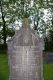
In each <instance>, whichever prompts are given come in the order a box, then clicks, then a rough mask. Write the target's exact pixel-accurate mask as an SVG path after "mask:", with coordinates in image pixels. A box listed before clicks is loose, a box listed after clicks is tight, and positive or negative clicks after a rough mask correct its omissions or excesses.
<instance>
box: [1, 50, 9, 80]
mask: <svg viewBox="0 0 53 80" xmlns="http://www.w3.org/2000/svg"><path fill="white" fill-rule="evenodd" d="M7 61H8V60H7V54H3V52H2V53H1V52H0V80H8V76H9V74H8V73H9V70H8V69H9V68H8V62H7Z"/></svg>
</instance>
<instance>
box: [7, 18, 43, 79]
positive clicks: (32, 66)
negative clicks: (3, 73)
mask: <svg viewBox="0 0 53 80" xmlns="http://www.w3.org/2000/svg"><path fill="white" fill-rule="evenodd" d="M43 48H44V47H43V41H42V40H41V39H40V38H39V36H38V34H37V32H35V33H34V31H33V30H32V29H31V28H30V27H29V24H28V19H27V18H25V19H24V20H23V27H22V28H21V29H20V30H19V31H18V32H16V33H15V35H14V37H13V38H12V39H11V40H10V41H9V42H8V58H9V66H10V76H9V80H43V63H42V61H43V60H42V51H43Z"/></svg>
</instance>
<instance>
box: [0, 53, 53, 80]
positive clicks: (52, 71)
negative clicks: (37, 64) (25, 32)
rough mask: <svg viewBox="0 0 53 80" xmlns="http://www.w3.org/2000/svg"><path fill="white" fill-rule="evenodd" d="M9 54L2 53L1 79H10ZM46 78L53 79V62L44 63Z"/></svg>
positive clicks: (0, 62)
mask: <svg viewBox="0 0 53 80" xmlns="http://www.w3.org/2000/svg"><path fill="white" fill-rule="evenodd" d="M7 61H8V59H7V54H3V53H2V54H0V80H8V76H9V70H8V62H7ZM44 80H53V64H44Z"/></svg>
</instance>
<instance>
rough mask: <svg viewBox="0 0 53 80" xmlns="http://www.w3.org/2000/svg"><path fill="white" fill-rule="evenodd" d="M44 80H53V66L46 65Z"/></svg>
mask: <svg viewBox="0 0 53 80" xmlns="http://www.w3.org/2000/svg"><path fill="white" fill-rule="evenodd" d="M44 80H53V64H44Z"/></svg>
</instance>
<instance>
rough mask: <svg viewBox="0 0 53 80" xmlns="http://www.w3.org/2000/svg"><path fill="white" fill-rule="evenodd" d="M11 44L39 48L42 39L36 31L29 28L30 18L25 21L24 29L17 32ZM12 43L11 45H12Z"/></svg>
mask: <svg viewBox="0 0 53 80" xmlns="http://www.w3.org/2000/svg"><path fill="white" fill-rule="evenodd" d="M11 43H12V45H13V46H39V44H40V38H39V36H38V34H37V31H36V32H34V30H32V29H31V28H30V27H29V21H28V18H24V19H23V27H22V28H21V29H20V30H19V31H17V32H16V34H15V35H14V37H13V38H12V40H11ZM11 43H9V44H10V45H11ZM41 44H42V43H41Z"/></svg>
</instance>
